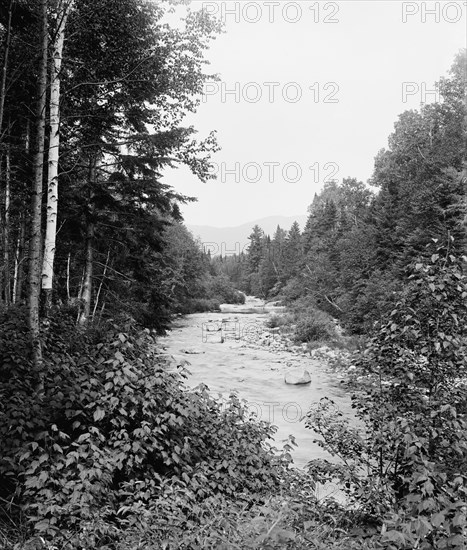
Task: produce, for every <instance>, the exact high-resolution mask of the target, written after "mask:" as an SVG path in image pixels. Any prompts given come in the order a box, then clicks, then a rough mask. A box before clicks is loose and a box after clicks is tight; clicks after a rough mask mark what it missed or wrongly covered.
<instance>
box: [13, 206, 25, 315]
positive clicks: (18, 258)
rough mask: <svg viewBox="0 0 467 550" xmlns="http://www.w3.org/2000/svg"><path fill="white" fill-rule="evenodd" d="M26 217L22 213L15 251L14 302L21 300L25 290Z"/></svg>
mask: <svg viewBox="0 0 467 550" xmlns="http://www.w3.org/2000/svg"><path fill="white" fill-rule="evenodd" d="M24 226H25V219H24V216H23V214H22V213H21V214H20V222H19V233H18V242H17V245H16V253H15V271H14V276H13V295H12V300H13V303H14V304H16V303H18V302H21V296H22V290H23V273H24V270H23V262H24V234H25V227H24Z"/></svg>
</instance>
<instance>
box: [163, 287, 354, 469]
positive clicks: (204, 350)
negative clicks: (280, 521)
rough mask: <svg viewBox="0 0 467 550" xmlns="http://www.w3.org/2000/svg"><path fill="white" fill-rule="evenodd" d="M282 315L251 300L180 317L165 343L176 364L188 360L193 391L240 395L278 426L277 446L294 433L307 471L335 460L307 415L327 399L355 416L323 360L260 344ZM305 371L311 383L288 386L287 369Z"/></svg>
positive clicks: (298, 457)
mask: <svg viewBox="0 0 467 550" xmlns="http://www.w3.org/2000/svg"><path fill="white" fill-rule="evenodd" d="M278 311H281V308H278V307H277V306H274V305H272V306H268V305H267V304H264V302H262V301H261V300H258V299H255V298H251V297H249V298H248V299H247V302H246V303H245V305H242V306H240V305H238V306H232V305H225V306H222V311H221V312H220V313H197V314H192V315H187V316H185V317H182V318H180V319H179V320H177V321H176V323H175V324H174V326H173V329H172V331H171V332H170V333H169V334H168V335H167V336H166V337H164V338H162V339H161V340H160V344H161V345H162V346H163V347H164V348H165V351H166V353H168V354H170V355H172V356H173V357H174V358H175V359H176V360H177V362H182V361H183V360H185V361H188V362H189V365H188V366H187V369H188V371H189V377H188V379H187V385H188V386H189V387H195V386H197V385H199V384H201V383H204V384H206V385H207V386H208V387H209V389H210V391H211V393H212V394H213V395H218V394H220V395H222V396H223V397H226V396H228V395H229V394H230V393H231V392H237V394H238V395H239V397H240V398H242V399H246V400H247V401H248V403H249V408H250V409H251V411H252V412H254V413H255V414H256V416H257V417H258V419H260V420H265V421H268V422H272V423H273V424H275V425H276V426H277V428H278V429H277V433H276V435H275V446H276V447H277V448H281V447H282V445H283V443H284V442H285V441H286V440H287V438H288V436H289V434H291V435H293V436H294V437H295V441H296V443H297V444H298V447H296V448H295V450H294V452H293V459H294V463H295V465H296V466H297V467H304V466H305V465H306V463H307V462H308V461H309V460H311V459H315V458H328V459H329V458H330V457H329V455H328V454H327V453H326V452H325V451H323V449H321V447H319V445H318V444H317V443H315V442H314V441H313V440H314V439H315V437H316V436H315V434H313V432H312V431H311V430H309V429H307V428H306V427H305V425H304V422H303V416H304V415H305V414H306V412H307V411H308V410H309V409H310V407H311V406H313V405H315V404H316V403H318V402H319V400H320V399H321V398H323V397H328V398H330V399H332V400H333V401H334V402H335V403H336V405H337V407H338V408H339V409H340V410H341V411H342V412H343V413H344V414H345V415H349V417H351V416H352V415H351V406H350V398H349V395H348V394H347V393H346V392H345V391H344V390H343V389H342V387H341V386H340V384H339V381H338V380H336V379H335V378H334V377H333V375H332V373H331V372H330V371H329V370H327V369H326V368H325V365H324V364H323V363H321V362H320V361H317V360H315V359H312V358H311V357H310V356H309V355H305V354H300V353H297V352H294V353H292V352H290V351H287V350H285V349H277V347H275V349H273V350H271V349H270V348H271V347H274V346H271V345H269V346H268V345H264V344H261V345H260V344H258V338H257V335H258V334H259V333H260V332H261V331H264V322H265V320H266V319H267V318H268V316H269V315H270V314H271V313H274V312H278ZM272 338H274V335H273V336H272ZM303 369H306V370H307V371H308V372H309V373H310V375H311V380H312V381H311V384H307V385H299V386H295V385H288V384H285V382H284V375H285V373H286V372H287V371H290V370H293V371H296V372H297V374H301V373H302V372H303Z"/></svg>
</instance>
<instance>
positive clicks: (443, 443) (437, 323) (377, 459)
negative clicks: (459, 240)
mask: <svg viewBox="0 0 467 550" xmlns="http://www.w3.org/2000/svg"><path fill="white" fill-rule="evenodd" d="M463 260H464V261H465V260H466V259H465V258H463ZM466 297H467V276H466V274H465V273H464V272H463V269H462V260H458V259H457V258H456V257H454V256H453V255H452V254H450V253H449V250H446V249H442V248H440V249H439V250H437V251H436V253H434V254H432V256H431V261H430V262H428V263H423V262H419V263H416V264H414V265H413V266H412V274H411V276H410V278H409V282H408V284H407V286H406V289H405V291H404V292H403V294H402V295H401V296H400V300H399V302H398V303H397V304H396V306H395V308H394V309H393V311H392V312H391V313H390V314H389V315H387V316H386V318H385V319H383V321H382V322H381V323H380V324H379V326H378V327H377V328H376V331H375V334H374V335H373V337H372V339H371V340H370V342H369V343H368V346H367V349H366V350H365V352H364V354H363V355H362V356H361V358H360V361H359V362H358V363H357V367H358V370H359V375H360V381H359V384H360V387H361V391H360V392H359V393H357V394H356V395H355V396H354V408H355V409H356V413H357V416H358V418H359V419H360V420H361V422H362V423H363V424H364V427H365V429H364V431H363V430H362V431H359V430H357V429H356V428H351V427H350V426H349V424H348V422H346V421H345V420H344V419H343V417H342V415H341V414H340V412H339V411H338V410H337V409H336V407H335V405H334V404H333V403H332V402H330V401H324V402H322V403H321V405H320V406H319V407H318V408H315V409H314V410H312V411H310V412H309V413H308V415H307V416H308V421H307V425H308V427H309V428H311V429H313V430H314V431H315V432H317V433H319V434H320V435H321V437H322V442H321V444H322V446H323V447H324V448H325V449H327V450H328V451H329V452H331V454H332V455H334V456H338V457H340V458H341V459H342V460H343V462H342V463H340V464H330V463H325V462H322V461H312V462H311V463H310V472H311V473H312V474H313V475H315V476H317V478H318V479H321V481H326V480H330V479H339V480H340V482H341V484H342V485H341V486H342V487H343V488H344V490H345V491H347V492H348V494H349V498H350V499H351V502H353V503H355V505H356V506H358V507H360V508H361V509H362V510H363V511H364V512H365V513H367V514H369V515H372V516H373V517H375V519H376V520H377V521H378V522H379V524H380V528H381V532H382V537H381V540H380V546H379V547H380V548H386V549H388V550H397V549H401V550H402V549H404V550H405V549H407V548H419V549H421V550H438V549H448V548H449V549H459V550H460V549H463V548H465V545H466V543H467V532H466V530H465V525H466V506H467V443H466V442H467V382H466V381H467V341H466V336H467V301H466Z"/></svg>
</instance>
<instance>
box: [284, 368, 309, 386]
mask: <svg viewBox="0 0 467 550" xmlns="http://www.w3.org/2000/svg"><path fill="white" fill-rule="evenodd" d="M284 381H285V383H286V384H293V385H295V386H299V385H300V384H309V383H310V382H311V376H310V373H309V372H308V371H307V370H304V371H303V373H302V375H301V376H300V375H299V374H298V373H297V371H296V370H295V369H294V370H289V371H288V372H286V373H285V377H284Z"/></svg>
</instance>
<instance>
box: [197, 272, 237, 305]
mask: <svg viewBox="0 0 467 550" xmlns="http://www.w3.org/2000/svg"><path fill="white" fill-rule="evenodd" d="M206 292H207V295H208V296H210V297H213V298H215V299H216V300H218V301H219V302H220V303H222V304H244V303H245V295H244V294H243V292H239V291H238V290H236V289H235V288H234V286H233V284H232V282H231V281H230V279H229V278H228V277H227V275H224V274H221V275H215V276H212V277H211V278H210V279H209V282H208V284H207V290H206Z"/></svg>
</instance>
